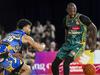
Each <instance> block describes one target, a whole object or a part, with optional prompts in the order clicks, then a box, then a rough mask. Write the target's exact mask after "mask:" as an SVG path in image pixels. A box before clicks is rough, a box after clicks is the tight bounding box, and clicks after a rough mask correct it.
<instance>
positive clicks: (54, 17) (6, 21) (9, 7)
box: [0, 0, 100, 45]
mask: <svg viewBox="0 0 100 75" xmlns="http://www.w3.org/2000/svg"><path fill="white" fill-rule="evenodd" d="M69 2H74V3H75V4H76V5H77V8H78V12H80V13H82V14H84V15H87V16H89V17H90V18H91V20H92V21H93V22H94V23H95V24H96V26H97V28H100V26H99V25H100V0H0V24H1V25H2V26H4V30H5V31H6V32H9V31H12V30H14V29H15V27H16V22H17V20H18V19H20V18H28V19H29V20H31V21H32V22H33V25H34V23H35V22H36V20H40V21H41V23H42V24H45V21H46V20H50V21H51V22H52V23H53V24H54V25H55V26H56V41H57V42H58V44H59V45H60V44H62V43H63V42H64V27H63V25H62V19H63V17H64V16H65V15H66V11H65V8H66V5H67V3H69Z"/></svg>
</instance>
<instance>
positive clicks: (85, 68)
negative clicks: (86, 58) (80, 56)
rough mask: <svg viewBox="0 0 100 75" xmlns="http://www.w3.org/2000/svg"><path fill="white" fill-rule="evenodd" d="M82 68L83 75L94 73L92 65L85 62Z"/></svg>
mask: <svg viewBox="0 0 100 75" xmlns="http://www.w3.org/2000/svg"><path fill="white" fill-rule="evenodd" d="M82 68H83V72H84V74H85V75H96V68H95V66H94V65H92V64H86V65H84V66H83V67H82Z"/></svg>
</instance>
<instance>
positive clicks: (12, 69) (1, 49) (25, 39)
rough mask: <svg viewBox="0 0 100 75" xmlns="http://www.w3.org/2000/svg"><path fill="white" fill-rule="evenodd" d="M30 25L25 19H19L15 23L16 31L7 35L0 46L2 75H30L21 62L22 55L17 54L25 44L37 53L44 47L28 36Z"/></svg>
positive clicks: (26, 66)
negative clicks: (17, 74)
mask: <svg viewBox="0 0 100 75" xmlns="http://www.w3.org/2000/svg"><path fill="white" fill-rule="evenodd" d="M31 25H32V23H31V22H30V21H29V20H27V19H21V20H19V21H18V23H17V28H18V29H17V30H15V31H13V32H11V33H9V34H8V35H7V36H6V37H5V38H4V39H3V40H2V43H1V45H0V68H2V69H4V71H5V72H4V75H15V74H16V72H17V73H19V75H30V73H31V69H30V67H29V66H28V65H26V64H25V63H24V62H23V61H22V55H21V54H20V53H19V52H20V50H21V47H22V45H23V44H24V43H25V44H26V43H27V44H29V45H31V46H32V47H33V48H35V49H36V50H38V51H42V50H43V49H44V47H43V46H42V45H41V44H39V43H37V42H35V41H34V40H33V39H32V38H31V37H30V36H29V35H28V34H30V31H31Z"/></svg>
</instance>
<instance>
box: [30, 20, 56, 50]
mask: <svg viewBox="0 0 100 75" xmlns="http://www.w3.org/2000/svg"><path fill="white" fill-rule="evenodd" d="M55 31H56V29H55V25H53V24H51V22H50V21H49V20H47V21H46V23H45V25H42V24H41V23H40V21H37V22H36V24H35V25H33V27H32V33H31V36H32V37H33V38H34V40H35V41H36V42H39V43H42V44H44V45H45V46H46V48H45V51H54V50H56V42H55Z"/></svg>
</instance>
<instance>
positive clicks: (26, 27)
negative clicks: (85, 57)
mask: <svg viewBox="0 0 100 75" xmlns="http://www.w3.org/2000/svg"><path fill="white" fill-rule="evenodd" d="M23 29H24V31H25V32H26V33H27V34H30V32H31V26H30V25H26V26H25V27H24V28H23Z"/></svg>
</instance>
